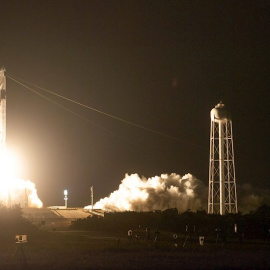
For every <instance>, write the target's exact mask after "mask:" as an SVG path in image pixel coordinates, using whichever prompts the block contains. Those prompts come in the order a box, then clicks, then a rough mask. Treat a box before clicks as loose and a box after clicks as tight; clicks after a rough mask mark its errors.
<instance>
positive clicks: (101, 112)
mask: <svg viewBox="0 0 270 270" xmlns="http://www.w3.org/2000/svg"><path fill="white" fill-rule="evenodd" d="M6 76H7V77H8V78H10V79H11V80H13V81H14V82H16V83H18V84H20V85H22V86H23V87H25V88H27V89H28V90H30V91H32V92H33V93H35V94H37V95H39V96H41V97H42V98H45V99H46V100H48V101H50V102H52V103H54V104H55V105H57V106H59V107H61V108H63V109H65V110H67V111H69V112H70V113H72V114H74V115H76V116H78V117H80V118H81V119H84V120H86V121H88V122H90V123H92V124H94V125H96V126H98V127H101V126H100V125H98V124H96V123H94V122H92V121H90V120H89V119H87V118H85V117H83V116H81V115H79V114H77V113H75V112H73V111H71V110H70V109H67V108H66V107H64V106H62V105H61V104H59V103H57V102H55V101H54V100H52V99H50V98H48V97H46V96H44V95H42V94H40V93H39V92H37V91H35V90H33V89H32V88H30V87H28V86H27V85H25V84H23V83H21V82H20V81H22V82H25V83H27V84H29V85H32V86H34V87H36V88H38V89H41V90H43V91H45V92H47V93H49V94H52V95H54V96H57V97H59V98H62V99H64V100H66V101H69V102H71V103H74V104H76V105H79V106H81V107H84V108H86V109H89V110H92V111H94V112H96V113H99V114H102V115H104V116H106V117H109V118H112V119H114V120H117V121H120V122H123V123H125V124H128V125H131V126H134V127H137V128H140V129H143V130H145V131H148V132H151V133H154V134H157V135H160V136H162V137H166V138H169V139H173V140H176V141H179V142H181V143H184V144H189V145H193V146H196V147H198V148H203V147H201V146H199V145H198V144H195V143H192V142H188V141H185V140H182V139H179V138H177V137H174V136H170V135H167V134H164V133H162V132H159V131H156V130H153V129H150V128H147V127H144V126H141V125H139V124H136V123H133V122H131V121H128V120H125V119H122V118H120V117H117V116H114V115H112V114H108V113H105V112H103V111H100V110H97V109H95V108H93V107H90V106H88V105H85V104H83V103H80V102H78V101H75V100H73V99H70V98H67V97H65V96H62V95H60V94H57V93H55V92H53V91H50V90H48V89H45V88H43V87H40V86H38V85H35V84H33V83H30V82H27V81H25V80H23V79H20V78H17V79H15V76H11V75H6ZM101 128H102V129H104V130H106V129H105V128H103V127H101ZM106 131H107V132H110V131H108V130H106ZM110 133H112V132H110ZM114 135H115V134H114Z"/></svg>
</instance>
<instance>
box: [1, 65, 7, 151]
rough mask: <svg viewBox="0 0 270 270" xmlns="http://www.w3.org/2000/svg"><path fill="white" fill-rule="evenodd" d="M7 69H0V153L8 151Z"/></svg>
mask: <svg viewBox="0 0 270 270" xmlns="http://www.w3.org/2000/svg"><path fill="white" fill-rule="evenodd" d="M5 71H6V70H5V69H4V68H1V69H0V152H2V153H3V152H4V151H5V149H6V76H5Z"/></svg>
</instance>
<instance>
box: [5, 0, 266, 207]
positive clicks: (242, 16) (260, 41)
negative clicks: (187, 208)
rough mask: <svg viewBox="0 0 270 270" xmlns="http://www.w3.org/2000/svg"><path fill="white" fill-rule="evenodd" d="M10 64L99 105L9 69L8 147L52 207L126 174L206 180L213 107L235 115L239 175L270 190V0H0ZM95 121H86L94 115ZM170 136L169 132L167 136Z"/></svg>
mask: <svg viewBox="0 0 270 270" xmlns="http://www.w3.org/2000/svg"><path fill="white" fill-rule="evenodd" d="M0 11H1V16H0V65H2V66H4V67H5V68H6V70H7V72H6V75H7V76H11V77H13V78H20V79H22V80H25V81H27V82H30V83H33V84H35V85H37V86H39V87H42V88H45V89H48V90H50V91H53V92H55V93H57V94H59V95H62V96H65V97H67V98H69V99H72V100H74V101H76V102H79V103H83V104H85V105H87V106H90V107H92V108H94V109H96V110H99V111H102V112H104V113H106V114H110V115H113V116H114V117H118V118H121V119H124V120H126V121H129V122H132V123H134V124H136V125H139V126H143V127H145V128H146V129H150V130H153V131H155V132H151V131H147V130H145V129H142V128H139V127H136V126H134V125H130V124H127V123H125V122H121V121H118V120H116V119H113V118H111V117H108V116H105V115H102V114H100V113H98V112H96V111H93V110H89V109H86V108H83V107H81V106H78V105H75V104H72V103H70V102H67V101H65V100H63V99H60V98H59V97H56V96H53V95H49V94H48V93H46V92H44V91H42V90H38V89H37V88H34V87H32V88H33V89H36V90H38V91H39V92H40V93H42V94H44V95H46V96H47V97H49V98H51V99H53V100H54V101H56V102H57V103H59V104H61V105H62V106H65V107H66V108H68V109H69V110H71V111H72V112H74V113H76V114H79V115H80V116H81V117H78V116H76V115H75V114H73V113H70V112H69V111H66V110H63V109H62V108H61V107H59V106H57V105H55V104H54V103H52V102H49V101H48V100H46V99H44V98H42V97H40V96H38V95H36V94H34V93H33V92H31V91H29V90H28V89H26V88H24V87H23V86H21V85H19V84H18V83H16V82H14V81H13V80H12V79H10V78H9V77H7V145H8V147H9V148H11V149H13V150H14V151H16V152H17V153H18V155H19V157H20V160H21V163H22V169H21V175H20V177H21V178H24V179H30V180H31V181H33V182H34V183H35V184H36V187H37V190H38V195H39V197H40V199H41V200H42V201H43V203H44V204H45V205H46V206H47V205H62V204H63V203H64V201H63V190H64V189H68V190H69V206H85V205H88V204H90V186H92V185H93V186H94V193H95V194H94V196H95V198H94V199H95V201H97V200H99V199H100V198H103V197H105V196H108V195H109V194H110V193H111V192H113V191H114V190H116V189H118V186H119V184H120V182H121V180H122V179H123V178H124V177H125V174H126V173H128V174H131V173H138V174H139V175H141V176H142V175H143V176H145V177H152V176H155V175H160V174H162V173H169V174H170V173H178V174H180V175H184V174H186V173H191V174H193V175H195V176H196V177H197V178H199V179H201V180H202V181H203V182H204V183H205V184H206V185H208V163H209V133H210V110H211V109H212V108H213V107H214V106H215V105H216V104H217V103H219V101H220V100H222V101H223V102H224V103H225V105H226V107H227V108H229V109H230V110H231V112H232V117H233V118H232V119H233V135H234V152H235V165H236V181H237V183H238V184H240V185H242V184H244V183H250V184H251V185H252V186H253V187H258V188H265V189H270V178H269V169H268V168H269V152H270V144H269V141H270V137H269V131H270V127H269V126H270V125H269V116H270V112H269V106H270V102H269V90H270V89H269V88H270V49H269V48H270V30H269V29H270V2H269V1H225V0H224V1H168V0H166V1H157V0H156V1H126V0H124V1H114V0H110V1H11V0H2V1H1V3H0ZM85 119H87V120H85ZM158 133H162V134H165V135H167V136H162V135H161V134H158Z"/></svg>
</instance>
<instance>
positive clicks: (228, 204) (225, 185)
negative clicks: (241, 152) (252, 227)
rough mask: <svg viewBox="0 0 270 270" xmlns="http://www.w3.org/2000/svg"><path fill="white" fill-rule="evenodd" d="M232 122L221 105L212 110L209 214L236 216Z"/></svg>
mask: <svg viewBox="0 0 270 270" xmlns="http://www.w3.org/2000/svg"><path fill="white" fill-rule="evenodd" d="M237 212H238V209H237V195H236V182H235V166H234V150H233V137H232V121H231V117H230V113H229V112H228V111H227V110H226V109H225V105H224V104H223V103H222V102H220V103H219V104H217V105H216V106H215V108H214V109H212V110H211V130H210V160H209V193H208V213H209V214H220V215H225V214H227V213H237Z"/></svg>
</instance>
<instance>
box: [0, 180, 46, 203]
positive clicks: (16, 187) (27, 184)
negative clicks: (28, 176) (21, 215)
mask: <svg viewBox="0 0 270 270" xmlns="http://www.w3.org/2000/svg"><path fill="white" fill-rule="evenodd" d="M0 201H1V203H3V204H5V205H7V206H12V205H15V204H17V205H20V206H21V207H25V206H27V207H33V208H41V207H42V206H43V203H42V201H41V200H40V199H39V197H38V195H37V190H36V187H35V184H34V183H33V182H31V181H30V180H23V179H12V180H11V179H9V181H6V182H5V184H4V185H3V183H2V185H1V188H0Z"/></svg>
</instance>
